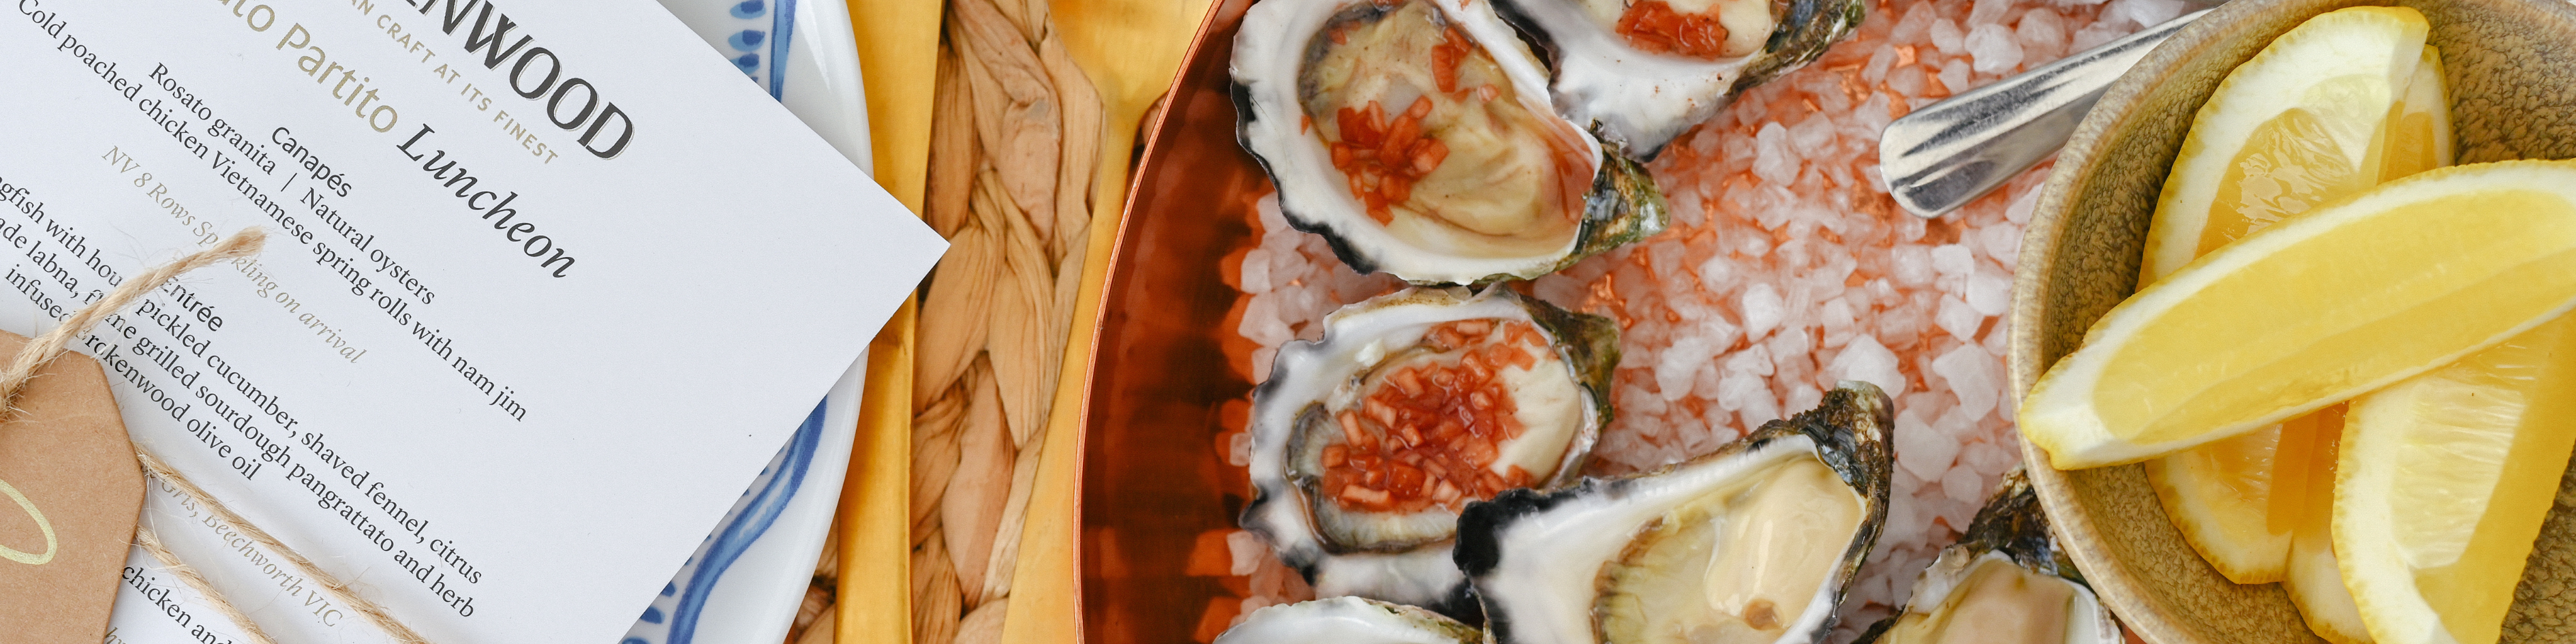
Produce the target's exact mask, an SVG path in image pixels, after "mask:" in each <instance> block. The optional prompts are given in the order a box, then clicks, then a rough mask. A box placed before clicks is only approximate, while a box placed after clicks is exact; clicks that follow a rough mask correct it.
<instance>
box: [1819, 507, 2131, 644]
mask: <svg viewBox="0 0 2576 644" xmlns="http://www.w3.org/2000/svg"><path fill="white" fill-rule="evenodd" d="M1859 641H1860V642H1861V644H1988V643H1992V644H2118V643H2119V642H2120V641H2121V636H2120V625H2119V624H2118V623H2117V622H2113V621H2111V611H2110V610H2109V609H2106V608H2103V606H2102V602H2101V600H2100V599H2099V598H2096V597H2095V596H2094V595H2093V589H2092V588H2091V587H2090V586H2087V585H2086V584H2085V583H2084V576H2083V574H2082V573H2079V572H2077V571H2076V569H2075V563H2074V562H2073V561H2070V560H2068V559H2067V558H2066V555H2065V554H2064V553H2063V552H2060V551H2059V550H2058V548H2057V542H2056V541H2055V540H2053V539H2051V538H2050V537H2049V534H2048V515H2047V514H2046V513H2044V512H2043V511H2041V509H2040V507H2039V496H2038V495H2037V494H2036V493H2034V492H2032V491H2031V488H2030V478H2029V477H2027V476H2025V475H2024V474H2023V473H2022V472H2021V471H2020V470H2014V471H2013V472H2012V473H2011V474H2006V475H2004V481H2003V485H2002V486H2001V489H1999V490H1997V491H1996V492H1995V495H1994V498H1992V499H1989V500H1987V502H1986V507H1985V508H1983V509H1980V510H1978V511H1977V518H1976V519H1974V520H1971V521H1969V522H1968V531H1967V534H1965V535H1963V536H1962V537H1961V538H1960V541H1959V543H1957V544H1955V545H1952V546H1950V547H1948V548H1943V549H1941V555H1940V556H1939V557H1935V558H1934V559H1933V560H1932V566H1931V567H1929V568H1925V569H1923V575H1922V576H1921V577H1918V578H1916V579H1915V581H1914V595H1913V597H1912V598H1911V599H1908V600H1907V601H1906V603H1905V607H1904V608H1901V609H1898V610H1897V613H1896V615H1894V616H1891V617H1888V618H1887V619H1884V620H1880V621H1879V622H1878V623H1877V624H1873V625H1871V626H1870V629H1869V631H1868V632H1866V633H1864V634H1862V635H1861V637H1860V640H1859Z"/></svg>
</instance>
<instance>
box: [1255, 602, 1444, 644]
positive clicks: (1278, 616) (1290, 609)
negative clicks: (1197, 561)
mask: <svg viewBox="0 0 2576 644" xmlns="http://www.w3.org/2000/svg"><path fill="white" fill-rule="evenodd" d="M1482 641H1484V633H1483V632H1482V631H1478V630H1476V629H1475V628H1474V627H1470V626H1468V625H1466V624H1460V623H1458V620H1454V619H1449V618H1447V617H1442V616H1440V614H1438V613H1434V612H1431V611H1427V610H1423V609H1420V608H1415V607H1412V606H1404V605H1399V604H1389V603H1386V602H1382V601H1377V600H1372V599H1362V598H1358V597H1328V598H1324V599H1317V600H1314V601H1305V602H1298V603H1294V604H1280V605H1276V606H1270V607H1266V608H1262V609H1261V610H1256V611H1252V615H1250V616H1248V617H1245V618H1244V619H1243V623H1241V624H1236V625H1234V628H1229V629H1226V631H1225V634H1223V635H1218V636H1216V642H1215V644H1477V643H1479V642H1482Z"/></svg>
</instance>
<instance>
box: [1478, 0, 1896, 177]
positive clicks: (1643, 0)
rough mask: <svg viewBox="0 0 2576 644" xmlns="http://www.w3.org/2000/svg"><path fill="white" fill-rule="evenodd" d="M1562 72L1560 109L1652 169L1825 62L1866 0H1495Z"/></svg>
mask: <svg viewBox="0 0 2576 644" xmlns="http://www.w3.org/2000/svg"><path fill="white" fill-rule="evenodd" d="M1495 2H1496V6H1497V8H1498V9H1499V10H1500V11H1501V12H1502V15H1503V16H1504V17H1505V18H1507V19H1509V20H1511V21H1512V22H1513V23H1514V24H1517V25H1520V26H1521V28H1522V29H1523V30H1525V31H1527V32H1528V33H1530V34H1531V35H1532V37H1533V39H1534V40H1536V41H1537V42H1538V43H1539V46H1540V49H1542V50H1543V51H1546V52H1547V53H1548V56H1549V57H1550V58H1551V59H1552V61H1553V62H1554V63H1555V65H1554V67H1555V68H1556V75H1555V80H1554V81H1553V84H1552V85H1551V86H1550V89H1552V90H1553V91H1554V92H1555V97H1556V108H1557V111H1558V112H1559V113H1561V114H1564V115H1565V117H1566V118H1569V119H1573V120H1574V122H1576V123H1581V124H1585V125H1586V126H1587V127H1591V128H1593V129H1594V132H1595V133H1596V134H1598V135H1600V137H1601V138H1602V139H1603V141H1604V142H1605V143H1608V144H1610V145H1612V146H1614V147H1618V148H1620V149H1621V150H1622V151H1624V152H1625V153H1626V154H1628V155H1629V156H1631V157H1634V158H1637V159H1652V158H1654V156H1655V154H1656V153H1658V152H1660V151H1662V150H1663V148H1664V144H1666V143H1670V142H1672V140H1673V137H1675V136H1679V135H1680V134H1681V133H1682V132H1683V131H1685V130H1689V129H1690V128H1691V126H1693V125H1698V124H1699V123H1700V122H1701V121H1706V120H1708V118H1709V117H1710V116H1714V115H1716V114H1717V110H1718V108H1722V107H1725V106H1726V104H1727V102H1728V101H1731V100H1733V99H1734V98H1735V95H1736V94H1737V93H1739V92H1742V91H1744V89H1745V88H1749V87H1752V86H1754V85H1758V84H1761V83H1762V82H1764V81H1768V80H1771V79H1772V78H1774V77H1777V76H1779V75H1781V74H1784V73H1788V72H1789V71H1790V70H1794V69H1797V68H1798V67H1799V66H1801V65H1805V64H1807V63H1808V62H1809V61H1813V60H1815V59H1816V57H1817V56H1822V55H1824V53H1825V49H1826V48H1827V47H1830V46H1832V45H1833V44H1834V43H1835V42H1838V41H1841V40H1842V39H1843V38H1846V37H1849V36H1850V35H1851V34H1852V31H1853V30H1855V29H1858V28H1859V27H1860V23H1861V20H1862V18H1864V17H1865V16H1866V14H1867V12H1868V6H1869V4H1868V3H1867V2H1864V1H1863V0H1495Z"/></svg>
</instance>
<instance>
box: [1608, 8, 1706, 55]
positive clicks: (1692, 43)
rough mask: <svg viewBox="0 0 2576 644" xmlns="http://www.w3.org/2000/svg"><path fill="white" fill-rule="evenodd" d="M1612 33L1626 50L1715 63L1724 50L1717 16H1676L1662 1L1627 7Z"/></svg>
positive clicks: (1700, 14)
mask: <svg viewBox="0 0 2576 644" xmlns="http://www.w3.org/2000/svg"><path fill="white" fill-rule="evenodd" d="M1615 31H1617V32H1618V33H1619V35H1621V36H1626V37H1627V38H1628V46H1631V47H1635V48H1638V49H1641V50H1645V51H1649V52H1654V53H1658V54H1670V55H1674V56H1682V57H1687V58H1698V59H1702V60H1714V59H1716V58H1717V57H1719V56H1722V55H1724V54H1725V50H1726V26H1725V25H1722V24H1718V22H1717V15H1716V14H1714V13H1680V12H1676V11H1673V5H1671V4H1669V3H1666V2H1664V0H1643V1H1642V2H1638V3H1636V4H1632V5H1628V10H1627V11H1625V12H1622V13H1620V14H1619V24H1618V26H1617V28H1616V29H1615Z"/></svg>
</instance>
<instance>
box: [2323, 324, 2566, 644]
mask: <svg viewBox="0 0 2576 644" xmlns="http://www.w3.org/2000/svg"><path fill="white" fill-rule="evenodd" d="M2344 432H2345V434H2344V446H2345V447H2344V453H2343V456H2342V459H2341V462H2340V463H2339V467H2340V468H2341V470H2342V471H2343V472H2345V473H2346V474H2345V476H2344V477H2343V478H2342V479H2341V480H2339V481H2338V482H2337V484H2336V487H2335V506H2334V507H2335V509H2334V528H2333V534H2334V541H2335V550H2336V551H2337V552H2339V553H2341V554H2342V556H2343V558H2342V561H2341V566H2342V570H2343V575H2344V578H2345V580H2346V583H2347V584H2348V586H2349V587H2350V588H2351V590H2352V593H2353V598H2354V600H2355V601H2356V602H2357V603H2358V604H2359V605H2360V609H2361V610H2360V612H2361V616H2362V620H2363V622H2364V623H2366V624H2368V625H2369V630H2370V634H2371V636H2372V637H2373V638H2374V639H2375V640H2377V641H2379V642H2382V643H2384V644H2412V643H2415V642H2464V643H2471V644H2476V643H2485V642H2494V641H2496V639H2497V638H2498V637H2499V636H2500V635H2501V628H2502V624H2503V621H2504V616H2505V612H2506V610H2507V609H2508V608H2510V606H2511V605H2512V603H2513V589H2514V586H2515V584H2516V583H2517V582H2519V581H2520V580H2521V578H2522V569H2523V563H2524V559H2525V558H2527V557H2529V556H2530V554H2531V550H2532V541H2533V539H2534V538H2536V537H2537V536H2538V535H2539V533H2540V526H2541V522H2542V521H2543V520H2544V519H2546V518H2547V516H2548V513H2549V508H2550V504H2551V501H2552V500H2553V499H2554V498H2555V496H2556V494H2557V489H2558V478H2559V474H2560V473H2561V472H2563V471H2564V470H2565V468H2566V466H2567V458H2568V455H2569V453H2570V451H2571V450H2576V317H2562V318H2560V319H2558V320H2555V321H2552V322H2550V323H2548V324H2545V325H2542V326H2540V327H2537V328H2534V329H2532V330H2531V331H2529V332H2526V333H2523V334H2521V335H2519V336H2515V337H2514V338H2513V339H2511V340H2508V341H2506V342H2505V343H2504V344H2501V345H2497V346H2496V347H2494V348H2491V349H2487V350H2484V351H2480V352H2478V353H2476V354H2472V355H2470V356H2469V357H2467V358H2464V359H2462V360H2460V361H2459V362H2457V363H2454V364H2451V365H2449V366H2446V367H2444V368H2442V369H2439V370H2435V371H2432V372H2429V373H2426V374H2424V375H2421V376H2417V377H2415V378H2411V379H2408V380H2406V381H2403V382H2400V383H2397V384H2395V385H2392V386H2390V387H2388V388H2387V389H2385V390H2382V391H2378V392H2374V393H2372V394H2370V395H2369V396H2365V397H2363V398H2362V399H2360V400H2358V401H2356V402H2355V403H2354V404H2353V413H2352V418H2351V420H2350V422H2348V423H2347V424H2346V425H2345V430H2344Z"/></svg>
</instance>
